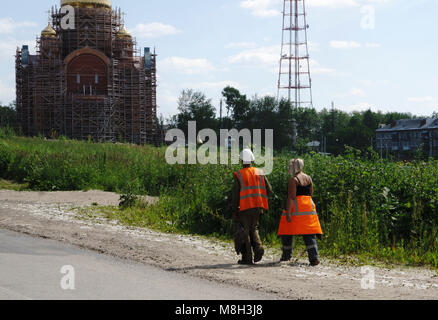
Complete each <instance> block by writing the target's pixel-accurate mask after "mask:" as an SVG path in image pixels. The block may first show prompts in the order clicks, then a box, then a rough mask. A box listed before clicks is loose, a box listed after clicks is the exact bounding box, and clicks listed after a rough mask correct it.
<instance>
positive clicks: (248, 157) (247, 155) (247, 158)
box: [240, 149, 255, 164]
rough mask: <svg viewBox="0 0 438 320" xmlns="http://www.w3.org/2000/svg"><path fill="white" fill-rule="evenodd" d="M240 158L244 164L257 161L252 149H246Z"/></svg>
mask: <svg viewBox="0 0 438 320" xmlns="http://www.w3.org/2000/svg"><path fill="white" fill-rule="evenodd" d="M240 160H242V161H243V164H251V163H252V162H254V161H255V157H254V154H253V153H252V151H251V150H250V149H244V150H243V151H242V153H241V154H240Z"/></svg>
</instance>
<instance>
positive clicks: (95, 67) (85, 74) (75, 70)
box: [67, 53, 108, 95]
mask: <svg viewBox="0 0 438 320" xmlns="http://www.w3.org/2000/svg"><path fill="white" fill-rule="evenodd" d="M107 86H108V74H107V66H106V64H105V62H104V61H103V60H102V59H101V58H100V57H98V56H97V55H94V54H91V53H84V54H81V55H79V56H77V57H75V58H73V59H72V60H71V61H70V62H69V63H68V65H67V90H68V92H70V93H76V94H83V91H84V89H83V88H84V87H85V88H92V89H93V90H92V92H93V94H98V95H103V94H106V92H107ZM88 91H89V89H87V94H89V92H88Z"/></svg>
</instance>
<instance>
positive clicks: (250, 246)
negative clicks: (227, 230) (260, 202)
mask: <svg viewBox="0 0 438 320" xmlns="http://www.w3.org/2000/svg"><path fill="white" fill-rule="evenodd" d="M262 214H263V211H262V210H260V209H251V210H247V211H243V212H240V213H239V214H238V216H237V222H238V223H240V224H241V225H242V226H243V230H244V236H243V238H244V246H243V248H242V259H243V260H244V261H252V257H253V252H252V251H254V254H255V253H258V252H260V251H261V250H262V249H263V244H262V240H261V239H260V235H259V220H260V216H261V215H262Z"/></svg>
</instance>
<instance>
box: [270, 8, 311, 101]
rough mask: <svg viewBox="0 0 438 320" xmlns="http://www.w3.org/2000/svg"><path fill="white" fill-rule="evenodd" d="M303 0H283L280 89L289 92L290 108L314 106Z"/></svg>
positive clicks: (307, 26)
mask: <svg viewBox="0 0 438 320" xmlns="http://www.w3.org/2000/svg"><path fill="white" fill-rule="evenodd" d="M308 28H309V25H308V24H307V21H306V6H305V0H284V3H283V32H282V40H281V58H280V72H279V76H278V98H280V90H283V89H285V90H287V91H288V95H287V97H288V101H289V102H290V103H291V104H292V107H294V108H297V107H313V98H312V79H311V77H310V61H309V48H308V43H307V29H308Z"/></svg>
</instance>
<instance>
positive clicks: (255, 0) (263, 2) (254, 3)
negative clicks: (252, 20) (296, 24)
mask: <svg viewBox="0 0 438 320" xmlns="http://www.w3.org/2000/svg"><path fill="white" fill-rule="evenodd" d="M281 3H282V1H281V0H244V1H241V2H240V7H242V8H244V9H248V10H250V11H251V14H252V15H254V16H256V17H273V16H277V15H279V14H280V13H281V11H280V10H281Z"/></svg>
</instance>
